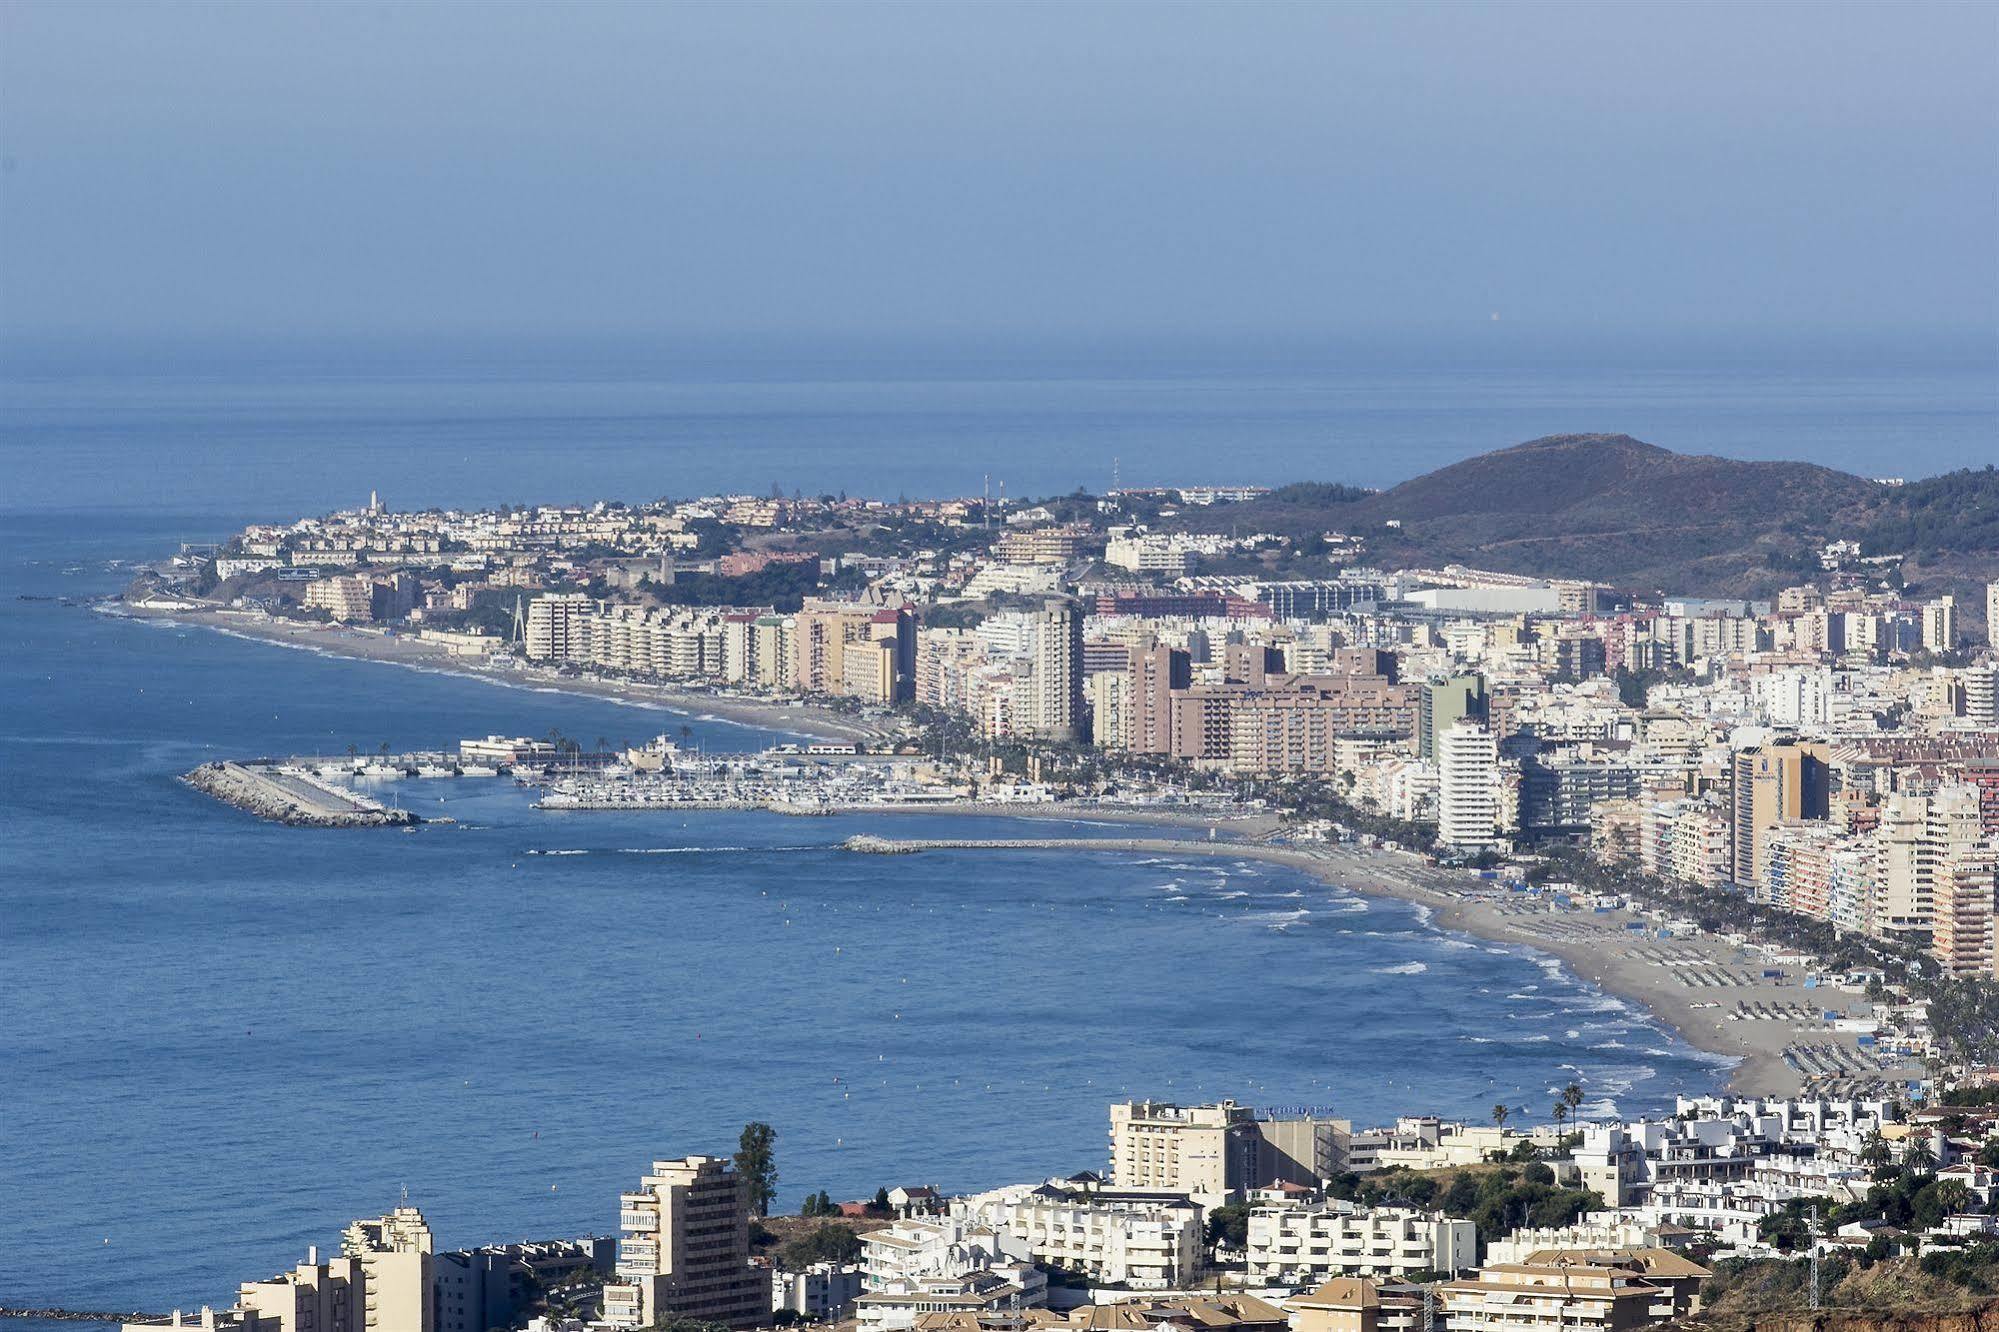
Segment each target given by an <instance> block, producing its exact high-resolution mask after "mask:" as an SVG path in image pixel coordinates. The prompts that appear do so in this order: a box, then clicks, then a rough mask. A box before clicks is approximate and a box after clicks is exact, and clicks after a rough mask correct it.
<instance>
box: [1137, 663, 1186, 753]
mask: <svg viewBox="0 0 1999 1332" xmlns="http://www.w3.org/2000/svg"><path fill="white" fill-rule="evenodd" d="M1193 682H1194V662H1193V657H1192V656H1191V655H1189V653H1188V652H1187V650H1186V649H1184V648H1176V647H1168V646H1167V645H1165V644H1163V643H1161V644H1158V645H1157V646H1154V647H1149V648H1147V649H1145V650H1144V651H1142V652H1138V653H1135V654H1134V658H1133V663H1132V675H1131V716H1132V720H1131V741H1130V746H1131V748H1132V749H1134V750H1137V751H1138V752H1139V753H1141V754H1170V753H1172V752H1173V694H1174V692H1175V691H1176V690H1182V689H1186V688H1187V687H1188V686H1189V685H1191V684H1192V683H1193Z"/></svg>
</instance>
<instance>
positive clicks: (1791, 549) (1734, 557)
mask: <svg viewBox="0 0 1999 1332" xmlns="http://www.w3.org/2000/svg"><path fill="white" fill-rule="evenodd" d="M1320 495H1324V496H1325V499H1326V501H1327V502H1314V501H1315V500H1316V499H1317V498H1318V497H1319V496H1320ZM1195 521H1198V522H1200V523H1201V524H1202V525H1204V526H1210V527H1213V526H1215V525H1217V524H1225V525H1227V526H1232V527H1234V528H1236V529H1237V530H1245V529H1250V528H1264V529H1266V530H1273V531H1278V532H1282V533H1285V534H1287V535H1303V534H1305V533H1307V532H1312V531H1326V530H1337V531H1343V532H1349V533H1352V534H1354V535H1356V536H1361V537H1364V538H1365V539H1366V541H1367V542H1368V546H1369V551H1370V558H1372V559H1373V560H1375V561H1377V562H1380V563H1384V564H1388V565H1391V566H1396V567H1406V566H1411V565H1436V564H1444V563H1451V562H1457V563H1464V564H1471V565H1476V566H1479V567H1481V568H1490V569H1499V570H1504V571H1507V572H1511V573H1522V574H1538V575H1567V576H1571V577H1580V578H1593V579H1598V580H1601V581H1603V582H1607V583H1612V584H1616V585H1619V586H1623V587H1629V588H1633V589H1636V590H1657V589H1665V590H1671V591H1677V592H1687V593H1711V594H1723V595H1727V594H1734V595H1751V594H1758V593H1763V592H1768V591H1770V590H1771V589H1773V588H1776V587H1779V586H1783V585H1784V584H1786V583H1792V582H1797V581H1799V580H1800V579H1802V578H1805V577H1808V576H1810V575H1812V574H1813V573H1815V572H1816V571H1817V552H1818V550H1819V548H1820V547H1821V546H1822V545H1823V544H1824V543H1825V542H1827V541H1831V540H1835V539H1840V538H1853V539H1862V540H1864V541H1865V542H1866V543H1867V545H1868V546H1869V547H1870V549H1871V550H1872V551H1895V552H1900V551H1904V550H1912V551H1914V552H1915V553H1917V554H1919V555H1935V554H1939V553H1944V552H1948V553H1949V554H1950V555H1952V556H1953V557H1954V559H1953V560H1952V561H1951V562H1950V573H1951V576H1953V577H1969V576H1973V575H1975V574H1976V572H1977V571H1978V570H1979V569H1982V568H1985V567H1987V566H1993V567H1999V473H1994V472H1993V471H1992V470H1991V469H1986V470H1985V471H1982V472H1973V471H1966V472H1955V473H1951V474H1950V475H1948V476H1943V477H1934V478H1931V479H1930V480H1927V481H1922V482H1917V483H1915V484H1914V485H1910V486H1904V487H1896V486H1887V485H1883V484H1881V483H1879V482H1875V481H1870V480H1868V479H1866V478H1864V477H1859V476H1854V475H1852V474H1850V473H1847V472H1841V471H1836V470H1834V469H1833V468H1830V467H1820V466H1817V465H1816V464H1812V463H1801V462H1744V461H1741V460H1739V459H1734V458H1717V457H1711V456H1697V455H1691V454H1682V453H1674V452H1673V451H1672V450H1670V449H1663V448H1660V447H1658V446H1657V445H1654V444H1647V443H1644V442H1643V441H1641V440H1636V439H1633V438H1631V437H1630V436H1628V435H1551V436H1549V437H1547V438H1545V439H1536V440H1530V441H1529V442H1527V443H1525V444H1519V445H1515V446H1514V447H1512V448H1506V449H1500V450H1498V451H1496V452H1493V453H1486V454H1481V455H1479V456H1478V457H1475V458H1468V459H1466V460H1464V461H1463V462H1459V463H1453V464H1452V465H1451V466H1448V467H1443V468H1440V469H1438V470H1437V471H1434V472H1430V473H1427V474H1425V475H1423V476H1419V477H1416V478H1415V479H1413V480H1410V481H1405V482H1403V483H1402V484H1401V485H1399V486H1396V487H1394V488H1393V489H1390V490H1385V491H1381V492H1379V493H1375V494H1371V495H1367V496H1365V497H1361V498H1354V497H1353V494H1352V492H1351V491H1349V490H1345V489H1344V488H1337V487H1313V486H1287V487H1284V488H1283V489H1282V490H1279V491H1274V492H1272V493H1271V494H1270V495H1268V496H1265V497H1262V498H1260V499H1257V500H1254V501H1250V502H1247V503H1243V504H1235V505H1229V506H1226V508H1222V509H1217V510H1211V511H1209V512H1208V513H1205V514H1203V515H1201V516H1200V517H1199V518H1198V519H1196V520H1195ZM1391 523H1393V524H1399V526H1390V524H1391Z"/></svg>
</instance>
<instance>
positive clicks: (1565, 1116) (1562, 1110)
mask: <svg viewBox="0 0 1999 1332" xmlns="http://www.w3.org/2000/svg"><path fill="white" fill-rule="evenodd" d="M1568 1122H1569V1103H1568V1102H1567V1101H1557V1102H1555V1127H1556V1128H1560V1127H1561V1126H1562V1125H1564V1124H1566V1123H1568Z"/></svg>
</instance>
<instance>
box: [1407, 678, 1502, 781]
mask: <svg viewBox="0 0 1999 1332" xmlns="http://www.w3.org/2000/svg"><path fill="white" fill-rule="evenodd" d="M1487 707H1488V700H1487V698H1486V693H1485V677H1484V676H1482V675H1455V676H1452V677H1451V678H1450V679H1448V680H1432V681H1430V682H1429V683H1428V684H1425V685H1424V686H1423V687H1422V689H1421V690H1419V691H1418V692H1417V695H1416V757H1418V758H1424V759H1431V760H1435V758H1436V757H1437V740H1438V738H1439V737H1441V736H1442V735H1443V733H1444V732H1445V731H1448V730H1450V729H1451V727H1452V726H1454V725H1455V724H1457V723H1458V722H1460V721H1463V720H1466V719H1470V720H1472V721H1485V720H1486V719H1487Z"/></svg>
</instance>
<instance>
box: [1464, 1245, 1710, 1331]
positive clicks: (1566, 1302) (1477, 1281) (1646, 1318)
mask: <svg viewBox="0 0 1999 1332" xmlns="http://www.w3.org/2000/svg"><path fill="white" fill-rule="evenodd" d="M1707 1275H1708V1272H1707V1269H1706V1268H1703V1267H1701V1266H1699V1265H1698V1264H1695V1263H1692V1262H1689V1261H1688V1260H1687V1259H1685V1258H1683V1257H1681V1256H1680V1255H1679V1254H1675V1253H1668V1252H1665V1251H1662V1250H1656V1249H1650V1250H1648V1249H1639V1250H1629V1249H1627V1250H1610V1251H1605V1252H1600V1253H1599V1252H1584V1251H1576V1250H1550V1251H1546V1252H1542V1253H1537V1254H1535V1255H1534V1256H1533V1257H1532V1258H1531V1259H1530V1260H1529V1261H1527V1262H1524V1263H1488V1264H1487V1265H1486V1266H1485V1267H1483V1268H1481V1269H1480V1270H1479V1272H1478V1273H1477V1275H1476V1276H1474V1277H1471V1278H1470V1279H1468V1280H1464V1281H1452V1282H1447V1283H1446V1284H1444V1285H1442V1286H1440V1287H1438V1289H1437V1294H1438V1298H1439V1300H1440V1301H1441V1304H1442V1311H1443V1317H1444V1323H1445V1325H1446V1326H1448V1327H1449V1328H1450V1329H1451V1332H1554V1330H1556V1329H1561V1330H1562V1332H1620V1330H1621V1329H1624V1328H1636V1327H1645V1326H1648V1325H1650V1324H1653V1323H1660V1322H1664V1321H1666V1320H1668V1319H1672V1318H1676V1317H1680V1316H1683V1315H1686V1314H1690V1313H1696V1312H1698V1311H1699V1309H1700V1298H1699V1289H1700V1282H1701V1281H1702V1280H1703V1279H1705V1278H1706V1276H1707Z"/></svg>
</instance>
